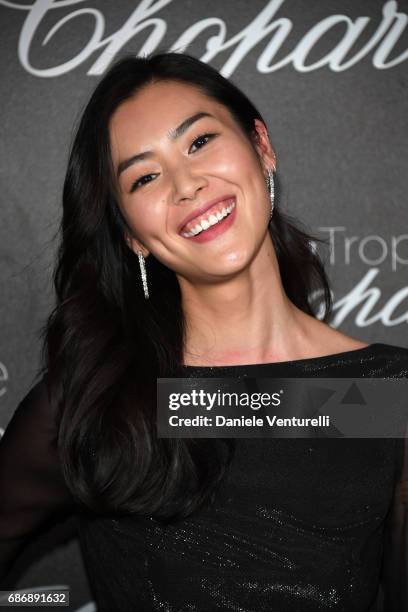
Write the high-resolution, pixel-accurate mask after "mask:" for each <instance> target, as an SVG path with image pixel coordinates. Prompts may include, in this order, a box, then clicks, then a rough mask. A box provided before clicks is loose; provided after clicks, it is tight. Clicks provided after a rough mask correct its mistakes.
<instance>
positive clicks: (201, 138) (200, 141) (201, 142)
mask: <svg viewBox="0 0 408 612" xmlns="http://www.w3.org/2000/svg"><path fill="white" fill-rule="evenodd" d="M215 136H217V134H202V135H201V136H199V137H198V138H196V139H195V140H194V141H193V143H192V145H191V147H193V146H194V145H196V144H198V145H199V146H198V149H201V148H202V147H203V146H204V145H206V144H207V143H208V142H209V141H210V140H211V139H212V138H214V137H215ZM191 147H190V151H191ZM193 153H194V151H193Z"/></svg>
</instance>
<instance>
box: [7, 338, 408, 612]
mask: <svg viewBox="0 0 408 612" xmlns="http://www.w3.org/2000/svg"><path fill="white" fill-rule="evenodd" d="M184 370H185V376H186V377H202V378H208V377H212V376H218V377H224V376H229V377H237V378H238V377H255V376H262V377H309V376H310V377H328V378H334V377H353V378H356V377H379V378H383V377H392V378H395V377H408V349H406V348H402V347H396V346H392V345H388V344H380V343H377V344H372V345H370V346H369V347H366V348H363V349H358V350H353V351H348V352H343V353H338V354H335V355H330V356H326V357H317V358H312V359H303V360H296V361H289V362H278V363H271V364H252V365H239V366H228V367H227V366H218V367H213V368H211V367H192V366H185V368H184ZM35 393H36V392H33V393H32V394H31V396H28V397H29V400H28V399H27V398H26V400H25V403H24V402H22V404H20V405H19V407H18V410H17V411H16V414H15V415H14V418H13V419H12V421H11V424H10V426H9V428H7V430H6V434H5V436H4V440H3V441H2V443H0V499H1V498H2V496H3V493H4V491H5V490H6V488H7V490H8V493H9V495H8V502H7V507H6V508H4V506H3V508H2V510H1V513H0V559H1V554H2V555H3V559H6V561H7V558H9V557H10V555H11V554H12V547H13V541H12V540H10V539H9V540H8V539H7V530H8V534H9V537H10V536H11V535H13V536H14V537H15V542H18V541H20V540H24V537H25V536H24V534H27V533H28V532H29V531H30V530H31V531H32V530H34V529H35V527H36V525H37V524H39V523H40V522H43V521H44V520H47V517H51V516H55V511H56V510H57V509H61V508H63V507H64V506H67V505H68V503H69V494H68V492H67V491H66V490H65V489H64V484H63V481H62V479H61V476H60V473H59V471H58V462H57V460H56V458H55V456H53V455H52V453H51V451H50V444H49V439H47V440H46V438H47V436H48V437H49V436H51V433H52V432H51V429H50V428H49V427H47V423H46V407H45V406H43V405H42V406H40V405H39V404H41V402H40V401H39V399H38V397H39V395H38V393H37V396H35ZM36 398H37V399H36ZM407 400H408V398H407ZM384 410H387V406H384ZM33 418H34V419H35V420H36V422H37V423H38V419H43V422H44V427H43V428H42V432H43V435H44V436H45V438H44V439H43V440H39V439H36V440H35V442H33V441H31V442H30V443H29V444H28V442H29V441H28V439H26V440H25V439H24V434H25V432H26V433H27V432H28V430H29V424H30V423H29V422H30V419H33ZM17 442H18V444H19V448H22V446H21V445H22V444H25V446H24V448H25V449H26V452H28V455H29V456H28V457H27V456H25V459H23V458H22V457H21V454H19V455H18V457H19V458H18V459H16V448H17V446H16V445H17ZM46 442H47V443H46ZM27 444H28V446H27ZM30 444H31V446H32V445H33V444H34V445H35V446H36V448H34V449H32V457H30V454H31V447H30ZM406 448H407V444H406V442H405V441H404V439H402V438H401V439H356V438H354V439H322V438H320V439H301V438H299V439H254V438H252V439H243V438H241V439H237V440H236V450H235V455H234V460H233V462H232V464H231V466H230V469H229V471H228V473H227V476H226V478H225V480H224V481H223V485H222V487H221V488H220V489H219V492H218V494H217V497H216V499H215V501H214V503H213V504H211V505H207V506H206V507H205V508H203V509H201V510H200V511H198V512H196V513H195V514H194V515H192V516H190V517H189V518H188V519H184V520H182V521H179V522H177V523H174V524H171V525H168V526H162V525H160V524H159V523H158V522H156V521H155V520H153V519H151V518H150V519H149V518H135V517H133V516H130V515H129V516H127V517H120V518H112V517H103V518H101V517H95V518H93V517H89V516H86V517H85V516H83V515H78V530H79V538H80V544H81V550H82V554H83V558H84V562H85V566H86V569H87V574H88V578H89V582H90V586H91V588H92V591H93V594H94V598H95V601H96V602H97V605H98V611H99V612H119V611H120V612H144V611H160V612H213V611H217V610H230V611H234V612H275V611H276V612H296V611H298V612H318V611H327V610H335V611H337V612H340V611H344V612H346V611H347V612H349V611H350V612H351V611H354V612H380V611H381V612H403V611H406V610H408V586H407V579H408V565H407V559H408V554H407V553H408V511H407V507H406V505H405V504H404V498H403V495H402V494H401V486H400V482H401V480H402V479H403V478H408V474H407V471H408V461H407V459H406V458H405V457H406V456H407V455H408V453H407V452H406ZM45 449H47V452H45ZM13 453H14V455H13ZM29 459H30V460H31V461H32V463H33V465H34V467H33V465H31V464H30V468H29V469H32V470H34V469H35V470H36V472H35V473H36V474H38V470H42V475H43V476H44V475H46V476H47V477H48V483H49V486H48V489H47V487H45V486H44V478H43V479H42V481H41V482H42V487H41V488H40V487H38V491H36V490H35V481H34V480H33V481H32V483H31V485H30V487H31V489H30V491H31V497H30V498H29V499H30V503H31V506H32V511H31V513H30V512H29V511H28V510H27V508H25V513H23V515H21V513H20V515H16V513H15V510H19V505H20V506H21V505H22V503H23V499H22V496H23V495H25V496H27V492H26V493H25V494H23V493H22V492H21V484H22V482H23V480H25V481H26V483H27V482H28V483H30V480H29V475H27V465H28V463H27V461H28V460H29ZM13 460H14V462H15V463H17V464H18V465H20V466H21V470H23V468H25V473H24V476H23V475H22V474H19V473H18V474H17V481H16V474H15V472H16V466H15V465H14V466H13ZM36 462H37V463H36ZM24 463H25V465H23V464H24ZM404 465H405V467H404ZM12 466H13V467H14V479H13V482H11V479H10V471H11V472H12V471H13V468H12ZM6 467H8V468H9V471H8V472H7V473H6ZM17 471H18V470H17ZM18 479H20V481H19V480H18ZM10 490H11V496H10ZM13 492H14V494H13ZM25 499H27V497H26V498H25ZM53 511H54V513H53ZM16 516H23V517H24V518H23V519H21V520H20V519H18V518H16ZM8 544H9V548H8ZM10 551H11V552H10ZM0 565H1V562H0Z"/></svg>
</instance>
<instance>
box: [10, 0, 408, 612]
mask: <svg viewBox="0 0 408 612" xmlns="http://www.w3.org/2000/svg"><path fill="white" fill-rule="evenodd" d="M407 12H408V3H407V2H406V1H405V0H404V1H399V2H395V1H392V0H390V1H386V2H384V1H380V0H331V1H327V0H307V2H306V1H301V0H271V1H270V2H268V1H267V0H251V1H250V2H249V1H247V2H245V1H244V0H225V1H220V0H207V1H206V2H199V1H196V2H193V1H192V0H184V1H183V0H156V1H154V0H143V1H141V2H138V1H137V0H134V1H131V0H121V1H115V2H108V1H105V0H99V1H97V0H93V1H92V0H82V1H81V0H79V1H78V0H59V1H58V2H57V1H53V0H37V1H34V0H25V1H21V2H8V1H6V0H0V24H1V41H2V42H1V51H2V52H1V56H0V62H1V71H2V78H1V81H0V88H1V110H2V121H1V127H0V129H1V138H0V163H1V175H0V179H1V191H0V194H1V223H0V240H1V241H0V253H1V261H2V266H1V275H0V291H1V298H2V299H1V304H0V317H1V326H0V329H1V343H0V427H2V428H3V429H4V428H5V427H6V425H7V422H8V421H9V418H10V417H11V414H12V412H13V410H14V409H15V407H16V406H17V404H18V402H19V401H20V400H21V399H22V397H23V396H24V395H25V394H26V393H27V391H28V389H29V388H30V386H31V381H32V378H33V376H34V374H35V372H36V369H37V367H38V364H39V339H38V329H39V326H40V325H41V324H42V323H43V322H44V319H45V317H46V315H47V314H48V312H49V310H50V306H51V305H52V303H53V294H52V285H51V273H52V266H53V262H54V257H55V249H56V244H55V241H54V240H53V236H54V234H55V232H56V230H57V226H58V222H59V219H60V215H61V188H62V182H63V177H64V172H65V167H66V162H67V155H68V147H69V143H70V140H71V136H72V132H73V126H74V124H75V121H76V120H77V118H78V116H79V115H80V112H81V109H82V108H83V107H84V104H85V103H86V101H87V99H88V96H89V93H90V92H91V90H92V89H93V88H94V86H95V84H96V82H97V81H98V78H99V77H100V76H101V75H103V73H104V72H105V71H106V69H107V68H108V66H109V65H110V63H111V62H112V61H113V60H114V59H115V58H117V57H119V55H120V54H121V53H124V52H133V53H134V54H143V53H147V52H149V51H152V50H154V49H160V50H170V49H172V50H178V51H183V50H185V51H187V52H188V53H191V54H193V55H195V56H196V57H198V58H201V59H203V60H204V61H206V62H209V63H211V65H213V66H215V67H216V68H218V69H219V70H220V71H221V72H222V74H224V76H227V77H228V78H230V79H231V80H233V81H234V82H235V83H236V84H237V85H238V86H240V87H241V88H242V89H243V90H244V91H245V92H246V93H247V94H248V95H249V96H250V97H251V98H252V100H253V101H254V102H255V104H256V105H258V107H259V109H260V111H261V113H262V114H263V115H264V117H265V119H266V121H267V123H268V128H269V130H270V134H271V138H272V142H273V145H274V147H275V150H276V152H277V157H278V177H279V179H278V180H279V182H278V193H277V197H279V201H280V206H281V208H282V209H283V210H285V211H286V212H289V213H290V214H293V215H295V216H297V217H299V218H300V219H301V220H302V221H303V222H304V223H305V224H306V225H307V226H308V228H309V229H310V230H312V231H314V232H317V233H318V234H319V235H321V236H323V237H326V238H328V239H330V245H331V249H330V250H328V249H326V250H323V251H322V254H323V256H324V257H325V260H326V263H327V269H328V272H329V275H330V278H331V281H332V285H333V292H334V302H335V317H334V319H333V323H332V325H333V326H335V327H338V328H339V329H341V330H342V331H344V332H346V333H349V334H351V335H354V336H356V337H358V338H360V339H362V340H365V341H367V342H388V343H391V344H399V345H403V346H408V336H407V321H408V285H407V264H408V213H407V209H406V192H407V188H408V172H407V162H408V148H407V142H406V134H407V123H408V112H407V110H408V109H407V100H408V97H407V82H408V79H407V59H408V51H407V46H408V45H407V42H408V35H407V20H408V18H407ZM0 433H1V432H0ZM64 538H65V540H64ZM32 551H33V553H34V557H33V559H31V557H30V554H29V552H28V553H26V555H25V557H24V556H23V561H22V568H21V569H20V570H19V577H18V579H17V586H36V585H37V586H38V585H46V584H69V585H70V586H71V597H72V601H73V605H72V606H71V609H75V610H79V608H81V610H82V612H84V611H85V610H86V611H87V612H91V610H93V609H94V608H93V604H92V603H89V605H86V604H87V602H90V601H91V599H92V596H91V594H90V593H89V589H88V586H87V581H86V576H85V574H84V570H83V565H82V561H81V558H80V554H79V549H78V544H77V540H76V539H75V538H72V525H71V523H70V521H68V523H66V524H64V525H57V527H56V529H55V530H53V531H52V532H50V533H49V534H47V535H43V536H41V537H40V543H39V544H38V545H36V546H34V547H33V549H32ZM27 559H28V561H27ZM24 563H26V565H28V566H29V567H27V568H26V569H24ZM30 563H31V565H30ZM17 575H18V572H17ZM81 606H85V607H81Z"/></svg>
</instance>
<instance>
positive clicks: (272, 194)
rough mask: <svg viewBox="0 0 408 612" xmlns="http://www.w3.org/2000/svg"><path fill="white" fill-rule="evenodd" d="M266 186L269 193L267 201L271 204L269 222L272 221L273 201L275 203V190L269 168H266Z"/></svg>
mask: <svg viewBox="0 0 408 612" xmlns="http://www.w3.org/2000/svg"><path fill="white" fill-rule="evenodd" d="M266 184H267V186H268V191H269V200H270V203H271V212H270V216H269V221H270V220H271V219H272V214H273V206H274V201H275V189H274V184H273V172H272V170H271V169H270V168H268V176H267V179H266Z"/></svg>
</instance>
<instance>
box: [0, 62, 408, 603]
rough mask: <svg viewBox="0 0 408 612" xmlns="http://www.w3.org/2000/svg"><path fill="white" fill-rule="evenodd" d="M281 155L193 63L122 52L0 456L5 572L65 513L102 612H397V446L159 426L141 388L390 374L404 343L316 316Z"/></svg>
mask: <svg viewBox="0 0 408 612" xmlns="http://www.w3.org/2000/svg"><path fill="white" fill-rule="evenodd" d="M276 163H277V162H276V154H275V152H274V150H273V148H272V145H271V142H270V139H269V135H268V132H267V129H266V125H265V122H264V121H263V119H262V117H261V115H260V113H259V112H258V111H257V110H256V109H255V107H254V106H253V104H252V103H251V102H250V101H249V100H248V99H247V97H246V96H245V95H244V94H243V93H242V92H240V91H239V90H238V89H237V88H236V87H235V86H234V85H233V84H232V83H231V82H229V81H228V80H226V79H224V78H223V77H222V76H221V75H219V74H218V73H217V72H216V71H215V70H214V69H212V68H211V67H209V66H207V65H206V64H204V63H201V62H200V61H198V60H196V59H194V58H193V57H190V56H188V55H181V54H176V53H160V54H156V55H153V56H150V57H148V58H125V59H123V60H121V61H119V62H117V63H116V64H115V65H114V66H113V67H112V68H111V69H110V71H109V72H108V73H107V74H106V75H105V76H104V78H103V79H102V80H101V81H100V83H99V85H98V86H97V87H96V89H95V91H94V93H93V95H92V97H91V99H90V101H89V103H88V105H87V107H86V109H85V111H84V113H83V116H82V118H81V121H80V124H79V127H78V130H77V133H76V137H75V140H74V143H73V146H72V151H71V155H70V159H69V164H68V170H67V175H66V180H65V185H64V193H63V206H64V209H63V220H62V238H61V245H60V250H59V255H58V264H57V268H56V272H55V287H56V294H57V305H56V307H55V309H54V311H53V312H52V313H51V315H50V317H49V320H48V321H47V325H46V326H45V327H44V329H43V333H44V363H45V365H44V369H43V371H42V378H41V380H40V381H39V382H38V383H37V385H36V386H35V387H34V388H33V389H32V390H31V392H30V393H29V394H28V395H27V396H26V397H25V398H24V400H23V402H22V403H21V404H20V405H19V407H18V409H17V411H16V413H15V415H14V416H13V419H12V420H11V422H10V425H9V427H8V428H7V430H6V433H5V435H4V438H3V440H2V443H1V445H0V465H1V478H0V483H1V488H0V492H1V494H3V493H4V494H5V491H6V490H7V497H6V503H5V504H4V507H3V510H2V514H1V516H0V535H1V538H2V547H3V548H2V550H3V568H4V573H5V571H6V569H7V568H8V567H10V565H11V561H12V559H13V558H14V557H15V555H16V554H17V552H18V550H20V548H21V547H22V546H23V545H24V542H25V541H26V540H27V537H28V534H30V533H32V532H34V530H35V529H37V528H38V526H39V525H42V524H44V523H45V522H46V521H50V520H51V517H53V518H55V517H56V516H57V515H58V514H59V513H60V512H62V511H67V510H68V509H70V510H71V511H73V512H76V514H77V516H78V527H79V535H80V543H81V547H82V552H83V556H84V561H85V565H86V568H87V571H88V576H89V580H90V584H91V587H92V589H93V591H94V596H95V599H96V601H97V604H98V610H109V611H113V610H121V611H123V610H138V611H139V610H171V611H173V610H180V611H184V610H186V611H187V610H195V611H200V612H201V611H205V612H210V611H212V610H238V609H239V610H251V611H252V610H256V611H260V610H279V612H282V611H285V610H291V611H292V610H299V611H300V610H301V611H302V612H307V611H309V610H310V611H312V610H313V611H316V610H328V609H334V610H359V611H360V610H361V611H363V610H377V609H381V608H380V607H379V606H380V605H381V598H382V597H383V596H385V597H386V603H385V605H386V608H384V609H386V610H402V609H403V607H401V606H403V605H404V603H405V602H406V600H405V599H404V597H406V586H405V585H404V582H403V581H404V577H403V576H402V574H401V568H402V567H403V565H402V563H403V557H402V555H403V553H404V546H403V540H402V535H403V533H402V529H403V527H404V523H403V520H404V517H405V516H406V512H405V506H404V505H403V504H402V501H403V497H402V490H403V488H402V486H401V485H400V484H399V482H400V479H401V459H402V450H403V449H402V441H401V440H376V439H372V440H356V439H354V440H353V439H349V440H345V439H343V440H340V439H331V440H328V439H326V440H322V439H318V440H311V439H308V440H304V439H303V440H302V439H292V440H285V439H280V440H271V439H266V440H263V439H237V440H231V439H229V440H228V439H218V440H217V439H167V440H166V439H162V438H158V437H157V436H156V435H155V414H156V380H157V378H158V377H173V376H181V377H211V376H222V377H224V376H227V377H229V376H232V377H246V376H266V377H269V376H270V377H274V376H278V377H291V376H293V377H307V376H312V377H315V376H329V377H335V376H339V377H358V376H365V377H366V376H391V377H401V376H406V375H407V367H408V350H407V349H405V348H402V347H395V346H391V345H385V344H378V343H377V344H372V345H367V344H365V343H363V342H361V341H359V340H357V339H355V338H351V337H349V336H347V335H345V334H343V333H341V332H339V331H336V330H334V329H332V328H331V327H329V325H328V324H327V321H328V318H329V315H330V308H331V299H330V290H329V284H328V280H327V277H326V275H325V272H324V268H323V265H322V263H321V261H320V259H319V257H318V255H317V253H316V252H315V250H314V249H312V247H311V240H312V238H313V239H314V240H317V238H316V237H311V236H308V235H307V234H306V233H305V232H303V231H302V230H301V229H299V227H298V226H297V225H295V224H294V223H293V222H292V221H291V220H290V218H289V217H288V216H286V215H284V214H283V213H281V212H280V211H279V210H278V208H277V204H276V202H275V197H274V173H275V171H276ZM314 292H315V293H317V294H320V295H322V296H323V300H324V303H325V309H326V310H325V317H324V319H323V320H319V319H318V318H317V311H316V307H315V306H313V304H312V295H313V293H314ZM39 422H40V423H41V424H42V425H43V426H42V427H41V431H42V432H43V433H42V434H41V437H40V436H39V435H37V433H36V435H35V436H33V435H31V430H32V427H33V426H34V423H35V424H37V425H38V423H39ZM21 448H24V449H25V454H24V457H21V456H20V454H19V449H21ZM51 449H52V451H51ZM30 471H31V474H32V477H31V479H30V478H29V476H28V474H29V473H30ZM23 473H24V480H25V481H26V482H27V481H28V482H29V483H30V484H31V485H32V486H31V490H30V497H29V500H28V504H27V500H23V499H22V496H23V493H22V487H21V485H22V482H23V476H22V474H23ZM34 474H35V475H36V478H37V479H38V478H39V476H38V475H40V480H41V486H39V485H38V486H35V483H36V482H37V481H36V480H35V479H34ZM45 478H46V480H45ZM45 481H46V482H47V486H44V482H45ZM394 487H395V495H394ZM393 497H394V500H393ZM393 501H394V506H393V508H394V510H392V509H391V504H392V502H393ZM27 505H28V509H27ZM392 512H399V513H400V514H398V516H397V515H396V514H395V513H394V514H393V513H392ZM401 512H402V514H401ZM395 517H397V519H396V518H395ZM390 544H392V546H390ZM384 545H385V546H386V548H385V550H383V546H384ZM398 555H399V556H398ZM405 576H406V575H405ZM380 583H382V585H383V591H384V592H383V591H382V590H379V586H380Z"/></svg>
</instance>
